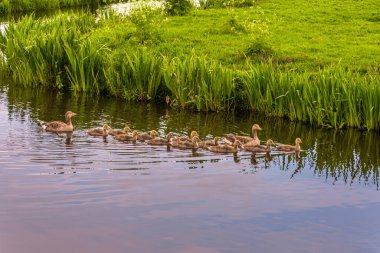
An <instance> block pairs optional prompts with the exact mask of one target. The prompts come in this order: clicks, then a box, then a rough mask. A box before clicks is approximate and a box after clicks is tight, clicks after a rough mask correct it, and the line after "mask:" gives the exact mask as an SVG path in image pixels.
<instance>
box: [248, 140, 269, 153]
mask: <svg viewBox="0 0 380 253" xmlns="http://www.w3.org/2000/svg"><path fill="white" fill-rule="evenodd" d="M272 145H274V142H273V140H271V139H269V140H267V143H266V145H257V146H251V145H248V146H247V145H246V144H245V145H242V149H244V150H246V151H251V152H255V153H256V152H257V153H269V152H270V151H271V146H272Z"/></svg>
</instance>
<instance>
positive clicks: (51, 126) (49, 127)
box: [40, 111, 77, 132]
mask: <svg viewBox="0 0 380 253" xmlns="http://www.w3.org/2000/svg"><path fill="white" fill-rule="evenodd" d="M75 115H77V114H76V113H75V112H72V111H67V112H66V113H65V120H66V122H62V121H51V122H45V121H40V125H41V127H42V129H44V130H45V131H48V132H72V131H73V130H74V126H73V124H72V123H71V117H73V116H75Z"/></svg>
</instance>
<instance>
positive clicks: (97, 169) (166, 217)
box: [0, 86, 380, 253]
mask: <svg viewBox="0 0 380 253" xmlns="http://www.w3.org/2000/svg"><path fill="white" fill-rule="evenodd" d="M163 104H164V103H163ZM67 110H72V111H74V112H76V113H78V115H77V116H75V117H74V118H73V122H74V125H75V131H74V133H73V136H72V138H71V139H67V136H65V135H57V134H53V133H46V132H43V131H42V130H41V129H40V128H39V127H38V124H37V122H38V120H53V119H54V120H56V119H57V120H61V119H63V115H64V113H65V112H66V111H67ZM104 122H107V123H109V124H110V125H111V126H112V127H115V128H116V127H123V126H124V124H125V123H128V124H129V125H130V126H131V127H132V128H135V129H141V130H148V129H157V130H158V131H159V132H160V134H161V135H164V134H166V133H168V132H170V131H172V132H176V133H180V134H188V133H189V132H190V131H191V130H193V129H196V130H198V131H199V132H200V135H201V137H202V138H211V137H213V136H218V135H222V134H224V133H230V132H232V133H246V134H247V133H248V132H249V130H250V127H251V125H252V123H259V124H260V125H261V127H262V128H263V131H262V132H260V134H259V136H260V138H261V139H262V140H266V139H268V138H272V139H274V140H275V141H278V142H282V143H292V142H293V141H294V139H295V138H296V137H300V138H301V139H302V141H303V143H302V148H303V149H304V152H302V154H301V158H300V159H299V158H296V157H295V156H294V154H278V155H272V156H269V157H268V156H263V155H257V156H256V157H252V155H251V154H250V153H248V152H239V153H238V155H236V156H234V155H225V154H212V153H210V152H206V151H201V150H200V151H197V152H192V151H183V150H176V149H170V150H168V149H167V148H166V147H151V146H148V145H146V144H144V143H137V144H128V143H120V142H117V141H115V140H113V139H112V138H108V139H107V140H103V139H102V138H95V137H89V136H87V135H86V134H85V129H87V128H90V127H95V126H99V125H101V124H102V123H104ZM0 140H1V142H0V192H1V195H0V203H1V204H0V252H12V253H18V252H42V253H43V252H58V253H60V252H62V253H63V252H115V253H118V252H280V251H281V252H292V253H294V252H373V253H375V252H379V251H380V220H379V219H378V214H379V212H380V197H379V191H378V188H379V184H378V182H379V164H380V136H379V132H360V131H357V130H352V129H351V130H329V129H321V128H313V127H310V126H308V125H305V124H300V123H291V122H288V121H284V120H279V119H271V118H267V119H265V118H260V117H259V116H257V115H254V114H249V113H237V114H222V113H220V114H215V113H209V114H200V113H191V112H183V111H176V110H173V109H167V108H166V107H165V106H164V105H163V106H159V105H153V104H152V105H146V104H137V105H136V104H127V103H125V102H123V101H120V100H117V99H113V98H107V97H98V98H94V97H91V96H77V97H74V96H71V95H70V94H66V93H56V92H54V91H51V90H43V89H41V90H39V89H37V90H29V89H22V88H9V87H7V86H2V88H1V89H0Z"/></svg>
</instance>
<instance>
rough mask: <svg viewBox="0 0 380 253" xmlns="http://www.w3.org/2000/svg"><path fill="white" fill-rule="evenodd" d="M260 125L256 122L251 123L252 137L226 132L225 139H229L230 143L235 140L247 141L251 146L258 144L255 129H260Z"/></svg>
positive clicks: (243, 142)
mask: <svg viewBox="0 0 380 253" xmlns="http://www.w3.org/2000/svg"><path fill="white" fill-rule="evenodd" d="M261 130H262V129H261V127H260V126H259V125H258V124H253V126H252V137H250V136H245V135H233V134H227V135H226V136H225V138H226V140H228V141H230V143H233V142H234V141H235V140H238V141H240V142H241V143H242V144H246V143H249V142H250V144H249V145H251V146H256V145H260V140H259V138H258V137H257V131H261Z"/></svg>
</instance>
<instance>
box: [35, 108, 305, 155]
mask: <svg viewBox="0 0 380 253" xmlns="http://www.w3.org/2000/svg"><path fill="white" fill-rule="evenodd" d="M75 115H76V113H74V112H71V111H68V112H66V114H65V119H66V122H62V121H52V122H44V121H40V125H41V126H42V128H43V129H44V130H46V131H49V132H57V133H59V132H72V131H73V130H74V126H73V124H72V122H71V118H72V117H73V116H75ZM261 130H262V129H261V127H260V126H259V125H258V124H254V125H253V126H252V137H251V136H239V135H233V134H227V135H225V136H224V137H215V138H214V139H212V140H201V139H200V137H199V134H198V133H197V132H196V131H192V132H191V134H190V136H175V135H174V134H173V133H169V134H167V135H166V137H165V138H161V137H160V136H159V134H158V132H157V131H155V130H151V131H149V132H142V131H138V130H133V131H132V129H131V128H130V127H129V126H125V127H124V128H123V129H112V128H111V127H109V126H108V124H104V125H103V127H99V128H91V129H88V130H87V131H86V133H87V134H88V135H90V136H101V137H107V136H108V135H110V136H113V138H114V139H115V140H118V141H124V142H127V141H132V142H136V141H143V142H146V143H147V144H148V145H168V146H171V147H174V148H179V149H198V148H202V149H205V150H209V151H211V152H217V153H236V152H238V150H239V149H242V150H246V151H250V152H253V153H270V152H271V151H273V150H275V151H280V152H296V153H298V152H300V150H301V143H302V141H301V139H300V138H297V139H296V140H295V145H294V146H293V145H285V144H279V145H276V144H275V143H274V142H273V140H271V139H269V140H267V142H266V145H261V143H260V140H259V138H258V136H257V132H258V131H261ZM221 142H222V143H221ZM272 146H273V148H272Z"/></svg>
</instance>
